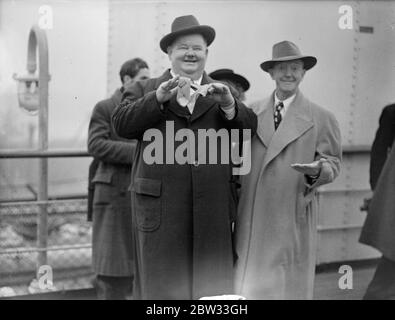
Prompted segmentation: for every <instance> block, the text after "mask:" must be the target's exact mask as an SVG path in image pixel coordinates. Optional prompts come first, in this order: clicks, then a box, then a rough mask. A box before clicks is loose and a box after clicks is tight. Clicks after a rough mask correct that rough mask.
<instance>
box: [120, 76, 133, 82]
mask: <svg viewBox="0 0 395 320" xmlns="http://www.w3.org/2000/svg"><path fill="white" fill-rule="evenodd" d="M122 80H123V84H128V83H130V82H132V81H133V79H132V77H131V76H129V75H127V74H126V75H124V76H123V79H122Z"/></svg>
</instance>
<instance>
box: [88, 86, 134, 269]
mask: <svg viewBox="0 0 395 320" xmlns="http://www.w3.org/2000/svg"><path fill="white" fill-rule="evenodd" d="M121 97H122V92H121V91H120V90H117V91H116V92H115V93H114V94H113V96H112V97H111V98H110V99H106V100H103V101H101V102H99V103H97V105H96V106H95V108H94V110H93V112H92V117H91V122H90V125H89V136H88V151H89V153H90V154H92V155H93V156H94V157H96V158H98V159H99V160H100V163H99V165H98V168H97V171H96V173H95V175H94V177H93V180H92V183H93V184H94V186H95V188H94V197H93V219H92V220H93V226H92V228H93V232H92V236H93V238H92V266H93V270H94V272H95V273H96V274H99V275H105V276H116V277H130V276H132V275H133V255H132V214H131V204H130V201H131V200H130V193H129V192H128V187H129V185H130V172H131V163H132V158H133V154H134V151H135V147H136V141H131V140H127V139H123V138H120V137H119V136H118V135H117V134H116V133H115V131H114V129H113V128H112V126H111V122H110V121H111V114H112V111H113V110H114V109H115V107H116V106H117V105H118V104H119V103H120V101H121Z"/></svg>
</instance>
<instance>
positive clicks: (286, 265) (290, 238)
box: [235, 41, 341, 299]
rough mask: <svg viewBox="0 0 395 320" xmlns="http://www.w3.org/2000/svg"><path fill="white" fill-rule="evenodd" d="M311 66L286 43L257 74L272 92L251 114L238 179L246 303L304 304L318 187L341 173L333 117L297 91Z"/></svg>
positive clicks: (240, 282) (240, 276)
mask: <svg viewBox="0 0 395 320" xmlns="http://www.w3.org/2000/svg"><path fill="white" fill-rule="evenodd" d="M316 62H317V59H316V58H315V57H312V56H305V55H302V54H301V53H300V50H299V48H298V47H297V46H296V45H295V44H293V43H292V42H289V41H283V42H280V43H277V44H275V45H274V47H273V58H272V60H269V61H265V62H263V63H262V64H261V68H262V69H263V70H264V71H265V72H267V73H269V74H270V76H271V78H272V79H273V80H274V81H275V82H276V90H275V91H274V92H273V93H272V94H271V95H270V97H268V98H267V99H265V100H262V101H259V102H257V103H255V104H254V105H253V106H252V108H253V110H255V111H256V112H257V113H258V129H257V134H256V135H255V137H254V138H253V139H252V147H251V171H250V173H249V174H248V175H246V176H242V188H241V198H240V203H239V206H238V215H237V220H236V235H235V237H236V253H237V255H238V260H237V266H236V293H237V294H240V295H242V296H244V297H246V298H247V299H311V298H312V295H313V280H314V270H315V256H316V254H315V253H316V221H317V210H318V203H317V196H316V194H317V187H319V186H320V185H323V184H326V183H329V182H331V181H333V180H334V179H335V178H336V177H337V175H338V174H339V170H340V159H341V144H340V130H339V126H338V123H337V121H336V119H335V117H334V115H333V114H332V113H331V112H329V111H328V110H326V109H324V108H322V107H320V106H318V105H316V104H315V103H313V102H311V101H310V100H308V99H307V98H306V97H305V96H304V95H303V94H302V92H301V91H300V90H299V84H300V82H301V81H302V80H303V77H304V74H305V72H306V71H307V70H310V69H311V68H312V67H313V66H314V65H315V64H316Z"/></svg>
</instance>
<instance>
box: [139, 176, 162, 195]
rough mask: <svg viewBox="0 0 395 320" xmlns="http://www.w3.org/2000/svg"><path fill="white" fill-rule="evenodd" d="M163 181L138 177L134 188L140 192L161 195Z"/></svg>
mask: <svg viewBox="0 0 395 320" xmlns="http://www.w3.org/2000/svg"><path fill="white" fill-rule="evenodd" d="M161 188H162V181H160V180H154V179H146V178H136V180H135V181H134V185H133V186H132V190H133V191H134V192H136V193H138V194H145V195H149V196H153V197H160V195H161Z"/></svg>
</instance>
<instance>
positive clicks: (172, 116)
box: [113, 71, 256, 299]
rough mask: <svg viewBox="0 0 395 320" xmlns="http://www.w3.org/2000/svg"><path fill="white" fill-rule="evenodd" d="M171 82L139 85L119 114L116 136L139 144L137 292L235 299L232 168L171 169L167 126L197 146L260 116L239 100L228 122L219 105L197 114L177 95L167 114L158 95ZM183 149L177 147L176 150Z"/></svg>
mask: <svg viewBox="0 0 395 320" xmlns="http://www.w3.org/2000/svg"><path fill="white" fill-rule="evenodd" d="M169 79H171V74H170V72H169V71H166V72H165V73H164V74H163V75H162V76H161V77H159V78H157V79H150V80H148V81H147V82H137V83H136V84H135V86H133V87H132V88H130V89H128V91H127V92H126V93H125V97H124V101H123V102H122V104H121V105H120V107H119V108H118V109H117V110H116V111H115V113H114V114H113V122H114V127H115V129H116V131H117V133H118V134H119V135H120V136H123V137H125V138H133V139H138V146H137V148H136V157H135V159H134V166H133V170H132V205H133V219H134V227H135V233H134V236H135V250H136V261H137V264H136V281H135V284H136V286H135V288H134V290H135V291H134V292H135V293H136V297H138V298H141V299H196V298H200V297H202V296H212V295H219V294H230V293H233V250H232V235H231V217H232V216H233V215H234V212H235V210H236V199H234V198H233V196H232V186H231V182H230V181H231V172H230V165H228V164H202V163H199V162H198V160H196V161H195V162H194V163H193V164H178V163H177V161H175V162H174V164H169V163H166V152H165V151H166V148H165V145H166V138H167V139H170V140H173V141H172V142H174V136H172V134H171V133H169V132H168V133H167V132H166V121H169V122H170V123H171V124H174V132H177V131H178V130H179V129H190V130H192V131H193V133H194V135H195V146H194V147H196V144H197V140H198V139H197V135H196V133H197V130H198V129H215V130H219V129H221V128H227V129H230V128H239V129H240V128H256V116H255V115H254V114H253V113H252V111H251V110H248V109H247V108H246V107H245V106H244V105H243V104H242V103H241V102H238V101H237V100H236V116H235V118H233V120H228V119H227V118H226V117H225V114H224V113H223V111H222V110H220V108H219V104H218V103H217V102H215V101H214V100H212V99H210V98H208V97H203V96H199V98H198V99H197V101H196V104H195V108H194V111H193V113H192V115H190V113H189V111H188V109H187V108H185V107H181V106H180V105H179V104H178V103H177V101H176V97H175V96H173V97H172V98H171V99H170V100H169V101H167V102H165V103H164V108H163V109H161V105H160V104H159V103H158V101H157V99H156V95H155V90H156V89H157V88H158V87H159V85H160V84H161V83H162V82H164V81H167V80H169ZM209 82H212V80H211V79H210V78H209V77H208V76H207V75H206V73H204V74H203V78H202V82H201V84H202V85H203V84H207V83H209ZM124 102H126V103H124ZM128 104H129V105H128ZM151 128H155V129H158V130H159V132H160V134H161V136H163V144H162V143H160V144H161V146H163V150H164V152H163V164H151V165H150V164H147V163H146V161H145V160H144V158H143V154H144V149H145V148H146V147H147V145H149V144H151V141H143V135H144V133H145V132H146V130H148V129H151ZM252 131H254V129H253V130H252ZM180 144H181V142H179V141H175V142H174V148H175V149H177V147H178V146H179V145H180ZM170 153H172V152H171V151H170ZM173 154H174V153H173ZM207 156H208V155H207ZM196 157H197V153H196ZM207 161H208V160H207Z"/></svg>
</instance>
